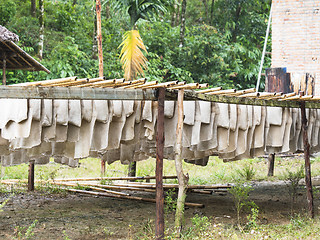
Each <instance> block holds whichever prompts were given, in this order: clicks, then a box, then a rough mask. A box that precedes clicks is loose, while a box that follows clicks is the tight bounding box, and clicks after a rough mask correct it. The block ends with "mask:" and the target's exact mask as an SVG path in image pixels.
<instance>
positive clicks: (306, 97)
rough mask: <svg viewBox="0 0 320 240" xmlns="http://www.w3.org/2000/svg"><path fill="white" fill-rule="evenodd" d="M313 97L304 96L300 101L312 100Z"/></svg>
mask: <svg viewBox="0 0 320 240" xmlns="http://www.w3.org/2000/svg"><path fill="white" fill-rule="evenodd" d="M313 97H314V96H313V95H305V96H301V97H300V99H302V100H305V101H306V100H312V99H313Z"/></svg>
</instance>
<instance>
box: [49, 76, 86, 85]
mask: <svg viewBox="0 0 320 240" xmlns="http://www.w3.org/2000/svg"><path fill="white" fill-rule="evenodd" d="M88 82H89V78H83V79H76V80H75V81H72V82H65V83H55V84H52V85H50V87H70V86H75V85H80V84H84V83H88ZM48 87H49V86H48Z"/></svg>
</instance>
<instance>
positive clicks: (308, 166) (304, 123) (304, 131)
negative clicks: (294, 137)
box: [300, 92, 314, 218]
mask: <svg viewBox="0 0 320 240" xmlns="http://www.w3.org/2000/svg"><path fill="white" fill-rule="evenodd" d="M303 94H304V93H303V92H300V96H303ZM300 109H301V123H302V134H303V152H304V160H305V181H306V189H307V201H308V210H309V215H310V217H311V218H314V208H313V191H312V181H311V163H310V145H309V141H308V125H307V124H308V123H307V117H306V107H305V102H304V101H301V102H300Z"/></svg>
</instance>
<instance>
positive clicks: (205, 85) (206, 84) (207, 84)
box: [198, 83, 209, 89]
mask: <svg viewBox="0 0 320 240" xmlns="http://www.w3.org/2000/svg"><path fill="white" fill-rule="evenodd" d="M207 87H209V83H201V84H199V86H198V88H199V89H200V88H207Z"/></svg>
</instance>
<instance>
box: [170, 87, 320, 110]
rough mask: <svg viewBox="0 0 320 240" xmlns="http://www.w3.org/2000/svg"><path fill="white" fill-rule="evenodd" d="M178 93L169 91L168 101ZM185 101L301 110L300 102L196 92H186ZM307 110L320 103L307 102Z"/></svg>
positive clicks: (318, 106)
mask: <svg viewBox="0 0 320 240" xmlns="http://www.w3.org/2000/svg"><path fill="white" fill-rule="evenodd" d="M177 96H178V94H177V91H174V90H167V92H166V100H176V99H177ZM184 100H185V101H188V100H189V101H192V100H193V101H194V100H203V101H211V102H220V103H230V104H240V105H255V106H269V107H287V108H300V101H299V100H294V101H278V100H272V99H271V100H266V99H257V98H244V97H232V96H224V95H209V94H203V93H197V92H196V91H185V95H184ZM305 104H306V108H320V101H305Z"/></svg>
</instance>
